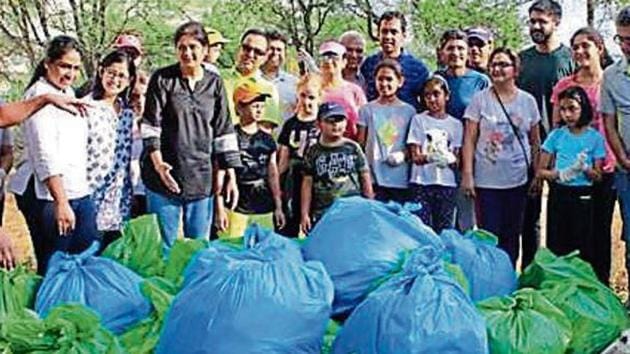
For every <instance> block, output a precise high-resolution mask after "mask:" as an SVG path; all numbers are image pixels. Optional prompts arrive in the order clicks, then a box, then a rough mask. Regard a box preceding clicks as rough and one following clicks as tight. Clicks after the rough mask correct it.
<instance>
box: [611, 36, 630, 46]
mask: <svg viewBox="0 0 630 354" xmlns="http://www.w3.org/2000/svg"><path fill="white" fill-rule="evenodd" d="M613 38H614V39H615V42H617V44H630V37H629V36H621V35H618V34H616V35H615V37H613Z"/></svg>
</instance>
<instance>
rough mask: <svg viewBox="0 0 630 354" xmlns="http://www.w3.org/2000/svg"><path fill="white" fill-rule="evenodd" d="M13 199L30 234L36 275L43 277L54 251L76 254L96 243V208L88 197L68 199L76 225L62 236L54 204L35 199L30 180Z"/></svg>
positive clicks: (98, 236)
mask: <svg viewBox="0 0 630 354" xmlns="http://www.w3.org/2000/svg"><path fill="white" fill-rule="evenodd" d="M16 199H17V203H18V207H19V208H20V211H21V212H22V214H24V218H25V219H26V223H27V225H28V229H29V232H30V234H31V240H32V241H33V248H34V249H35V257H36V258H37V273H38V274H40V275H44V274H45V272H46V269H47V267H48V261H49V260H50V257H51V256H52V255H53V253H55V252H56V251H62V252H68V253H80V252H82V251H84V250H85V249H87V248H88V247H90V245H91V244H92V242H94V241H96V240H100V233H99V232H98V230H97V228H96V208H95V207H94V203H93V202H92V199H91V198H90V197H89V196H85V197H83V198H78V199H72V200H70V202H69V203H70V208H71V209H72V211H73V212H74V216H75V220H76V224H75V227H74V230H73V231H72V232H70V233H68V234H66V235H63V236H62V235H59V228H58V226H57V220H56V218H55V204H54V202H52V201H49V200H41V199H37V197H36V196H35V188H34V184H33V182H32V181H31V182H30V183H29V185H28V187H27V189H26V191H25V192H24V194H22V195H16Z"/></svg>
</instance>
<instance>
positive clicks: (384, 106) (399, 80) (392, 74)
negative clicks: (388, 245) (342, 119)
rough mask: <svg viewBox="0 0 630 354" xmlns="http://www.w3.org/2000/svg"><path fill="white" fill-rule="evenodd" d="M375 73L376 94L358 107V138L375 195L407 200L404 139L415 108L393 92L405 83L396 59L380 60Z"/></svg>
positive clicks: (407, 181)
mask: <svg viewBox="0 0 630 354" xmlns="http://www.w3.org/2000/svg"><path fill="white" fill-rule="evenodd" d="M374 75H375V77H376V91H377V92H378V98H377V99H376V100H374V101H371V102H370V103H368V104H366V105H365V106H363V107H361V109H360V110H359V121H358V123H357V124H358V127H359V134H358V142H359V144H360V145H361V146H363V147H364V149H365V152H366V155H367V160H368V162H369V164H370V170H371V171H372V176H373V178H374V194H375V198H376V199H377V200H380V201H384V202H387V201H390V200H393V201H396V202H398V203H401V204H402V203H405V202H407V201H409V197H408V195H409V191H408V187H409V186H408V184H409V164H408V163H407V162H406V161H405V150H406V149H405V140H406V138H407V132H408V131H409V122H411V118H412V117H413V116H414V114H415V113H416V109H415V108H414V107H413V106H411V105H410V104H408V103H405V102H403V101H402V100H400V99H399V98H398V97H397V96H396V93H397V92H398V90H399V89H400V88H401V87H402V86H403V83H404V78H403V74H402V68H401V67H400V64H398V62H397V61H395V60H390V59H385V60H383V61H381V62H380V63H379V64H378V65H377V66H376V69H375V71H374Z"/></svg>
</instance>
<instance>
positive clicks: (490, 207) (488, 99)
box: [461, 48, 540, 264]
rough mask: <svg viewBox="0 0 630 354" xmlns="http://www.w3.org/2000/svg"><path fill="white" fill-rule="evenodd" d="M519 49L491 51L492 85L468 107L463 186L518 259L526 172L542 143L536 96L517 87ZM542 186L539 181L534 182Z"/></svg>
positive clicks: (484, 222) (483, 223)
mask: <svg viewBox="0 0 630 354" xmlns="http://www.w3.org/2000/svg"><path fill="white" fill-rule="evenodd" d="M519 64H520V61H519V57H518V55H517V54H516V53H515V52H514V51H512V50H510V49H507V48H497V49H495V50H494V51H493V52H492V54H491V55H490V64H489V68H490V77H491V78H492V86H491V87H490V88H487V89H484V90H482V91H479V92H477V93H476V94H475V95H474V96H473V98H472V101H471V102H470V105H468V107H467V108H466V112H465V113H464V119H465V121H466V126H465V133H464V148H463V172H462V182H461V187H462V188H463V189H464V191H465V193H466V194H467V195H468V196H469V197H476V201H477V211H478V214H479V215H478V216H479V218H478V223H479V227H481V228H482V229H486V230H488V231H490V232H492V233H494V234H495V235H497V236H498V237H499V246H500V247H501V248H503V249H504V250H505V251H506V252H507V253H508V254H509V255H510V258H511V259H512V262H513V264H516V259H518V256H519V244H520V240H519V235H520V233H521V226H522V224H523V216H524V212H525V201H526V197H527V172H528V169H529V168H530V166H532V164H533V165H534V166H535V165H536V164H535V162H536V159H537V155H538V150H539V146H540V136H539V134H538V124H539V122H540V114H539V113H538V108H537V106H536V101H535V99H534V97H532V96H531V95H530V94H528V93H527V92H525V91H523V90H520V89H519V88H518V87H516V77H517V75H518V72H519ZM532 187H534V188H539V187H540V184H539V183H536V184H532Z"/></svg>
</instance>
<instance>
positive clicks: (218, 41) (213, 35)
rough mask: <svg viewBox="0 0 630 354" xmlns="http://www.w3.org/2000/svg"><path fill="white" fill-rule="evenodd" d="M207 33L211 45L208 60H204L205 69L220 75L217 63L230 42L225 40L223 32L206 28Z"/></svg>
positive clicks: (209, 45)
mask: <svg viewBox="0 0 630 354" xmlns="http://www.w3.org/2000/svg"><path fill="white" fill-rule="evenodd" d="M206 33H207V34H208V43H209V44H208V55H206V59H205V60H204V67H205V68H206V69H207V70H209V71H211V72H213V73H215V74H219V68H218V67H217V63H218V62H219V57H220V56H221V51H222V50H223V47H224V46H225V45H226V44H227V43H229V42H230V41H229V40H228V39H225V38H224V37H223V35H222V34H221V32H219V31H217V30H215V29H214V28H206Z"/></svg>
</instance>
